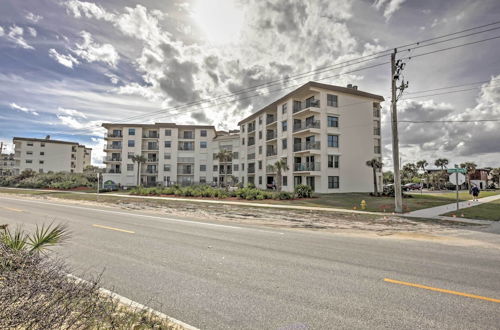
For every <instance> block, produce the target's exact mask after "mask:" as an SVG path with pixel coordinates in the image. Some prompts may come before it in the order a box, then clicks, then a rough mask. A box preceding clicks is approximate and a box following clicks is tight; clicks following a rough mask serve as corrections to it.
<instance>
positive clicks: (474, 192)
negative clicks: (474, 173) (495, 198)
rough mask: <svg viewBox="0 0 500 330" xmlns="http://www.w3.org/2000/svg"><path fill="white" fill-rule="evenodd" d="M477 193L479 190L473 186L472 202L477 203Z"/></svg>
mask: <svg viewBox="0 0 500 330" xmlns="http://www.w3.org/2000/svg"><path fill="white" fill-rule="evenodd" d="M479 192H480V190H479V188H478V187H477V186H476V185H474V187H472V189H471V193H472V197H473V199H472V200H473V201H478V197H479Z"/></svg>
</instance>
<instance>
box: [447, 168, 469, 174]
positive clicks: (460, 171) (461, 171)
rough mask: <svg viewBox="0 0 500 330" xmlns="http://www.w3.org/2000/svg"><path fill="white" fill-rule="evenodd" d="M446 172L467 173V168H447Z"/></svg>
mask: <svg viewBox="0 0 500 330" xmlns="http://www.w3.org/2000/svg"><path fill="white" fill-rule="evenodd" d="M448 173H463V174H465V173H467V169H466V168H449V169H448Z"/></svg>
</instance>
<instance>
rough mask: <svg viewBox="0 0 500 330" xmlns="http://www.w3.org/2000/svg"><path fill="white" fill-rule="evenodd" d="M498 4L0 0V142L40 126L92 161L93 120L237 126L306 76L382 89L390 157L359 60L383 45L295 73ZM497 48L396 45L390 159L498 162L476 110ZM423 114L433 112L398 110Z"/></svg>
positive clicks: (383, 77) (492, 113)
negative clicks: (396, 143)
mask: <svg viewBox="0 0 500 330" xmlns="http://www.w3.org/2000/svg"><path fill="white" fill-rule="evenodd" d="M499 17H500V2H499V1H498V0H482V1H469V0H442V1H434V0H419V1H413V0H364V1H362V0H360V1H350V0H315V1H295V0H193V1H168V0H163V1H158V0H156V1H153V0H134V1H132V0H106V1H80V0H23V1H18V0H0V141H3V142H4V143H6V145H7V148H6V151H11V150H12V137H13V136H28V137H45V136H46V135H51V137H52V138H54V139H65V140H73V141H77V142H80V143H82V144H85V145H87V146H90V147H92V148H93V159H92V161H93V163H94V164H102V156H103V152H102V146H103V143H104V140H103V134H104V130H103V128H102V127H101V126H100V125H101V123H102V122H116V121H122V122H176V123H180V124H210V125H214V126H216V128H217V129H225V130H227V129H236V128H237V126H236V125H237V122H238V121H240V120H241V119H243V118H244V117H246V116H247V115H249V114H251V113H252V112H255V111H257V110H259V109H260V108H261V107H263V106H264V105H266V104H268V103H270V102H272V101H273V100H275V99H277V98H279V97H280V96H282V95H284V94H286V93H287V92H289V91H290V90H292V89H293V88H295V87H296V86H297V85H300V84H303V83H305V82H307V81H310V80H315V81H320V82H323V83H329V84H334V85H340V86H345V85H346V84H348V83H353V84H356V85H358V86H359V89H360V90H363V91H367V92H370V93H374V94H379V95H382V96H384V97H385V98H386V101H385V102H384V103H383V112H382V113H383V118H382V135H383V136H382V145H383V161H384V164H385V165H386V166H388V167H389V166H391V162H392V160H391V158H392V157H391V155H392V152H391V129H390V116H389V112H388V110H389V105H390V66H389V65H388V64H385V65H380V66H376V67H373V68H368V69H363V68H364V67H366V66H370V65H374V64H379V63H384V62H387V61H388V60H389V55H387V58H380V59H376V60H373V61H370V62H367V63H359V64H356V65H351V66H349V67H345V66H344V67H337V69H335V67H334V68H333V69H330V70H328V71H322V72H312V73H310V74H308V75H305V74H304V75H302V76H299V77H297V75H298V74H301V73H306V72H311V71H312V70H315V69H318V68H323V67H325V66H330V68H331V66H332V65H335V64H338V63H344V62H346V61H349V60H353V59H356V58H358V57H360V56H366V55H370V54H373V53H376V52H380V51H384V50H386V49H392V48H394V47H397V46H401V45H406V44H411V43H415V42H417V41H422V40H426V39H430V38H434V37H437V36H441V35H445V34H449V33H453V32H456V31H461V30H465V29H469V28H472V27H476V26H480V25H484V24H488V23H493V22H495V21H498V20H499ZM487 29H490V31H487V32H484V33H480V34H475V35H471V36H468V37H465V38H459V39H455V40H450V41H448V42H446V43H440V44H435V45H428V46H427V47H422V48H419V49H411V50H400V53H399V54H398V57H399V58H405V57H409V56H415V55H418V54H421V53H425V52H430V51H433V50H438V49H442V48H445V47H451V46H455V45H461V44H464V43H468V42H474V41H478V40H482V39H487V38H493V37H496V36H499V35H500V24H499V25H491V26H488V27H485V28H483V29H482V30H487ZM477 31H480V30H471V31H469V32H468V33H473V32H477ZM462 35H463V34H462ZM454 36H459V35H454ZM440 40H441V41H442V39H440ZM420 45H425V43H423V44H420ZM498 54H500V39H492V40H489V41H484V42H480V43H476V44H473V45H469V46H464V47H457V48H454V49H450V50H447V51H442V52H438V53H434V54H429V55H425V56H415V57H413V58H410V59H408V58H407V59H404V62H405V63H406V66H405V69H404V71H403V75H404V79H405V80H406V81H408V82H409V85H408V89H406V90H405V92H404V94H403V95H402V97H401V99H400V100H399V102H398V112H399V119H400V120H401V121H402V122H401V123H400V124H399V136H400V150H401V158H402V161H403V163H407V162H415V161H417V160H421V159H425V160H427V161H428V162H429V163H430V164H432V163H433V162H434V160H435V159H437V158H448V159H449V160H450V164H454V163H460V162H464V161H474V162H476V163H477V164H478V165H479V166H481V167H485V166H492V167H500V122H477V120H490V119H500V56H498ZM358 69H359V71H356V72H351V73H349V72H350V71H352V70H358ZM287 78H288V79H287ZM268 82H273V84H272V85H264V88H261V89H258V90H254V89H252V90H249V88H250V87H254V86H257V85H260V86H262V85H263V84H265V83H268ZM457 85H460V86H459V87H455V88H448V89H442V88H445V87H450V86H457ZM245 88H247V90H245ZM426 90H431V91H429V92H426V93H417V92H421V91H426ZM231 93H237V96H232V97H231V96H228V94H231ZM443 93H446V94H443ZM435 94H440V95H435ZM233 95H234V94H233ZM214 98H216V99H217V100H216V101H212V102H206V101H205V102H204V103H202V102H199V100H207V99H212V100H213V99H214ZM428 120H430V121H438V122H432V123H412V122H411V121H413V122H414V121H428ZM457 120H459V121H463V122H456V121H457ZM470 120H475V121H476V122H470ZM408 121H410V122H408ZM443 121H448V122H443ZM449 121H454V122H449ZM468 121H469V122H468ZM358 129H371V128H362V127H360V128H358Z"/></svg>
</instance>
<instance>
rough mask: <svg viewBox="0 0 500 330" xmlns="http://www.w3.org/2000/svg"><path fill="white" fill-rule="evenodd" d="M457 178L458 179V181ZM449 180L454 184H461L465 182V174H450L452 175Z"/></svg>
mask: <svg viewBox="0 0 500 330" xmlns="http://www.w3.org/2000/svg"><path fill="white" fill-rule="evenodd" d="M457 180H458V183H457ZM448 181H449V182H451V183H453V184H454V185H457V184H458V185H461V184H463V183H464V182H465V175H463V174H462V173H457V175H450V177H449V178H448Z"/></svg>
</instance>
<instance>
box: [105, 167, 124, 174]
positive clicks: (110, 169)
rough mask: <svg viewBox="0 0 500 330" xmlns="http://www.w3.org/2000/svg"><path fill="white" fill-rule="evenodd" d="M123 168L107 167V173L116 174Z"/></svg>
mask: <svg viewBox="0 0 500 330" xmlns="http://www.w3.org/2000/svg"><path fill="white" fill-rule="evenodd" d="M121 172H122V170H120V169H116V168H108V169H106V173H115V174H120V173H121Z"/></svg>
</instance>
